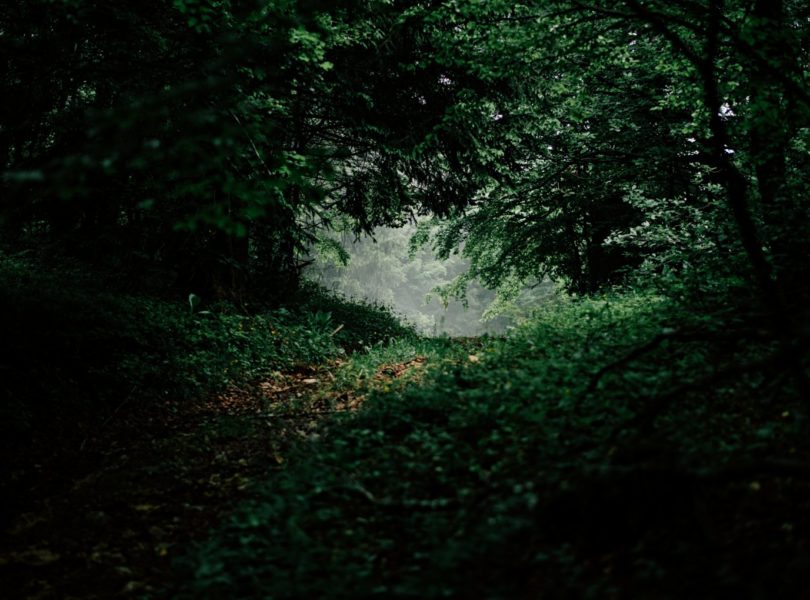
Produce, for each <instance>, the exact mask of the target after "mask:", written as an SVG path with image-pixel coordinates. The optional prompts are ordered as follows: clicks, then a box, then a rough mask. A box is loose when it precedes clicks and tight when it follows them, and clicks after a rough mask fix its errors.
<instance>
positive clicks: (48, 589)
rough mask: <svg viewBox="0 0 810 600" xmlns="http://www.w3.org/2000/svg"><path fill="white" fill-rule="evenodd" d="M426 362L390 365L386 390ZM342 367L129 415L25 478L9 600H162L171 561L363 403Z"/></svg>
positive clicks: (9, 554) (379, 382) (8, 571)
mask: <svg viewBox="0 0 810 600" xmlns="http://www.w3.org/2000/svg"><path fill="white" fill-rule="evenodd" d="M424 361H425V359H424V358H422V357H415V358H413V359H411V360H409V361H407V362H404V363H401V364H392V365H379V366H378V368H377V371H376V373H375V374H374V375H373V376H372V378H371V380H372V381H371V382H370V383H371V385H372V387H373V386H375V385H376V386H386V385H388V384H389V383H390V382H391V381H392V380H393V379H397V378H400V377H401V376H402V375H403V374H404V373H406V372H412V371H415V370H416V369H419V368H421V366H422V364H423V363H424ZM341 366H342V365H341V362H340V361H337V362H333V363H330V364H327V365H322V366H308V367H303V368H301V369H299V370H297V371H295V372H291V373H285V374H279V376H278V377H277V378H274V379H272V380H267V381H261V382H257V383H256V384H255V385H253V386H250V387H249V388H247V389H230V390H227V391H226V392H224V393H221V394H217V395H214V396H212V397H210V398H208V399H207V400H206V401H204V402H201V403H197V404H194V405H177V406H173V405H168V404H167V405H165V406H162V407H155V406H150V407H148V409H144V410H142V411H140V412H138V411H137V410H135V409H130V410H129V411H121V414H118V415H116V417H115V419H114V420H112V421H111V422H109V423H107V424H106V425H105V427H103V428H100V429H99V430H97V432H96V435H94V436H90V437H89V438H87V439H86V440H83V442H82V443H81V446H80V449H76V450H74V451H69V450H65V449H61V450H60V451H58V452H55V454H54V456H53V457H52V458H51V459H50V460H48V461H42V464H37V465H32V466H31V468H30V470H29V471H28V472H26V473H25V478H26V479H25V485H24V486H23V487H24V490H25V492H24V494H23V497H22V498H20V499H19V506H24V507H25V508H26V509H25V511H24V512H22V513H18V514H16V515H15V517H14V518H13V519H12V521H11V525H10V527H8V528H7V530H6V535H5V536H4V538H3V541H2V542H1V543H0V586H1V588H2V590H3V591H2V593H1V594H0V595H2V596H3V597H4V598H32V599H50V598H112V597H124V598H126V597H143V596H145V595H148V596H150V597H160V596H162V595H166V594H167V592H166V590H170V589H171V588H172V585H173V581H172V560H173V558H174V557H175V556H176V555H177V554H178V553H179V552H180V551H181V550H182V549H183V548H185V547H186V546H187V545H188V544H189V543H191V542H193V541H194V540H199V539H203V538H204V537H205V535H206V533H207V531H208V529H209V528H210V527H211V526H212V525H214V524H216V523H217V522H219V521H221V520H222V519H223V518H224V517H225V516H226V515H227V514H228V513H229V512H231V511H232V510H233V509H234V507H235V506H236V505H237V504H238V503H239V502H240V501H241V500H244V499H246V498H248V497H249V496H250V495H251V489H252V488H253V486H254V484H256V483H259V482H263V481H266V480H267V478H268V477H271V476H272V473H273V472H274V471H280V470H282V469H284V468H285V466H286V456H285V455H286V452H287V450H288V449H289V448H290V445H291V444H292V443H294V442H295V441H296V440H300V439H301V438H306V437H314V436H318V435H320V433H319V432H320V431H321V430H322V426H323V422H324V419H327V418H328V417H329V416H330V415H334V414H335V413H340V412H346V411H353V410H356V409H357V408H358V407H359V406H360V404H361V403H362V400H363V397H362V395H360V394H359V393H358V392H357V391H356V390H355V389H354V388H352V387H350V386H348V387H347V386H346V385H345V384H344V385H343V387H341V386H340V385H337V384H336V383H335V373H336V372H337V371H338V370H339V369H340V368H341Z"/></svg>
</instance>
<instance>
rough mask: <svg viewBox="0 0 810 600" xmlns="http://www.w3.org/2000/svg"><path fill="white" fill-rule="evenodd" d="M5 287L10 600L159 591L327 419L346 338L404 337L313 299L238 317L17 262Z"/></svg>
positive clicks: (0, 356) (85, 274)
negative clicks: (195, 542)
mask: <svg viewBox="0 0 810 600" xmlns="http://www.w3.org/2000/svg"><path fill="white" fill-rule="evenodd" d="M0 282H2V284H3V285H2V286H0V339H2V340H3V344H2V346H0V374H2V380H3V385H2V386H0V400H2V406H0V411H1V412H2V425H0V439H2V442H0V448H1V449H2V464H3V466H4V468H3V470H2V473H1V474H0V493H2V496H3V498H4V503H3V504H4V506H3V509H2V512H1V513H0V516H1V517H2V518H0V526H2V528H3V530H4V533H5V534H7V535H5V536H4V538H3V541H2V543H0V580H2V581H0V588H2V589H3V593H2V595H3V596H4V597H9V596H10V595H11V594H12V593H11V592H8V590H14V592H13V595H14V596H18V597H68V596H75V597H99V598H107V597H111V596H113V595H115V594H118V593H125V594H131V595H138V594H143V593H147V592H149V590H150V589H152V588H155V587H156V586H158V587H159V585H160V584H161V583H163V584H164V585H165V584H166V581H167V577H168V576H167V573H168V565H169V562H168V561H169V559H170V558H171V556H172V552H173V548H174V547H175V546H177V545H178V544H180V543H181V542H183V541H184V540H189V539H192V538H194V537H195V536H198V535H200V534H201V533H202V532H204V531H205V529H206V527H208V526H211V525H213V524H215V523H216V522H217V521H218V520H219V519H221V518H222V516H223V515H225V514H227V513H228V512H229V511H230V510H231V509H232V507H233V506H234V504H235V503H238V501H239V500H240V499H242V498H244V497H246V494H248V493H249V489H250V487H251V482H252V481H253V480H255V479H257V478H258V479H262V478H265V477H266V476H267V474H268V473H269V472H272V471H273V470H274V469H278V468H280V465H281V464H283V462H284V454H285V450H284V448H285V447H286V444H288V443H289V440H290V439H292V438H294V437H296V436H308V435H310V433H311V432H312V431H313V430H314V428H315V422H316V421H317V420H318V419H322V418H323V417H324V416H325V415H328V414H331V413H332V412H334V410H335V407H332V406H331V404H330V407H329V408H328V410H324V411H322V413H318V412H317V411H318V410H320V409H319V408H318V407H313V406H306V403H307V399H308V398H309V397H311V396H312V395H313V394H314V392H315V390H317V389H319V388H320V387H322V386H324V385H328V384H330V382H331V381H333V380H334V379H335V376H334V375H331V374H330V373H331V372H332V371H335V370H336V369H337V368H338V366H339V363H340V361H341V357H344V358H343V359H342V360H345V356H346V348H344V347H343V346H342V345H341V339H339V336H340V335H345V336H347V339H348V340H352V339H357V340H362V341H363V344H364V345H365V346H368V347H371V346H374V345H375V344H376V345H377V346H379V345H380V344H383V343H385V342H386V341H387V340H389V339H390V338H391V336H392V335H394V334H397V335H400V336H401V337H403V338H408V337H409V336H412V335H413V334H412V331H411V330H410V329H408V328H407V327H404V326H402V325H400V324H399V322H398V321H397V320H396V318H395V317H393V316H392V315H390V314H389V313H387V312H386V311H385V310H383V309H381V308H379V307H374V306H369V305H359V304H357V305H352V304H350V303H348V302H345V301H343V300H341V299H338V298H333V297H331V296H330V295H329V294H327V293H325V292H323V291H317V290H311V293H310V295H309V298H308V302H307V304H306V306H301V305H292V306H289V307H286V308H284V307H282V308H274V309H269V308H265V309H262V310H259V311H256V312H254V313H253V314H244V313H243V312H240V311H238V310H237V309H236V308H235V307H233V306H230V305H228V304H223V303H213V302H210V303H207V304H204V305H203V306H202V307H198V306H194V305H192V304H189V303H188V302H187V299H186V298H178V299H176V300H172V299H161V298H155V297H146V296H138V295H133V294H131V293H127V292H125V291H123V290H121V289H120V288H117V287H116V286H115V285H114V284H111V283H110V281H109V280H105V279H104V278H103V277H101V276H100V275H99V274H98V273H95V274H94V273H91V272H90V271H88V270H87V269H86V268H84V267H82V265H80V264H78V263H70V262H62V263H61V264H59V265H56V266H55V265H46V264H43V262H42V261H41V260H37V259H36V258H31V257H24V256H20V255H17V256H0ZM336 306H337V307H339V308H340V312H339V313H335V314H332V313H331V312H330V309H332V308H333V307H336ZM339 319H340V320H339ZM338 329H339V331H337V332H336V330H338ZM347 346H348V347H349V349H351V347H350V344H347ZM333 395H334V394H333ZM339 395H340V394H338V396H339ZM348 396H351V397H352V398H353V400H352V402H353V403H354V405H357V404H359V402H360V399H359V395H358V394H347V397H348ZM330 402H331V401H330ZM325 403H326V400H324V401H322V404H324V405H325ZM299 404H301V405H302V406H306V410H300V411H298V412H296V410H298V409H296V408H295V407H296V406H297V405H299ZM282 413H283V415H282ZM299 413H300V414H299ZM150 593H151V592H150Z"/></svg>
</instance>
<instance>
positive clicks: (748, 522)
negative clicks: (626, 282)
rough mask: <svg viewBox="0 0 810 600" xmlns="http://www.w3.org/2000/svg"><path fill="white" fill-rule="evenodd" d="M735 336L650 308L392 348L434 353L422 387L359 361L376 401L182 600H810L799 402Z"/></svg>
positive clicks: (213, 559) (229, 539) (186, 564)
mask: <svg viewBox="0 0 810 600" xmlns="http://www.w3.org/2000/svg"><path fill="white" fill-rule="evenodd" d="M690 319H691V320H690ZM727 327H728V324H725V325H722V326H720V325H719V324H712V323H710V322H700V321H698V320H696V319H692V318H691V317H690V316H689V315H684V314H678V313H677V311H675V310H674V309H671V308H669V307H668V306H667V305H666V303H664V302H663V301H661V300H658V299H655V298H650V297H632V296H631V297H624V298H619V299H616V300H614V301H612V302H608V301H586V302H577V303H569V304H561V305H555V306H551V307H550V308H549V309H548V310H547V311H546V312H545V313H544V314H542V315H539V316H538V317H537V319H535V321H534V322H533V323H531V324H529V325H527V326H526V327H524V328H522V329H520V330H518V331H516V332H514V333H513V334H512V335H511V336H509V337H508V338H507V339H505V340H493V339H486V338H482V339H479V340H467V341H463V342H460V341H456V342H453V341H449V340H435V341H430V342H421V343H420V344H421V347H419V348H417V347H415V346H414V345H411V347H410V349H409V348H408V344H400V345H396V344H395V345H392V346H389V347H388V348H387V349H385V350H384V351H383V350H380V351H378V352H387V353H389V355H388V359H389V360H390V362H394V363H399V364H402V363H405V362H406V361H407V360H411V359H413V358H415V357H417V356H419V357H425V358H426V359H427V360H426V361H425V362H424V363H420V364H421V366H420V367H418V369H416V370H417V371H418V372H419V375H418V376H415V381H413V382H412V385H407V386H404V387H403V386H398V385H391V382H386V381H385V380H384V379H383V380H382V381H380V380H379V379H378V380H377V381H376V383H374V381H375V379H374V378H375V376H376V375H378V374H379V371H378V370H375V369H373V368H372V367H370V366H368V365H366V366H364V364H363V360H368V361H372V362H373V359H372V358H371V357H372V356H373V355H374V353H373V352H372V353H370V354H369V355H367V356H366V357H365V358H364V357H362V356H361V357H358V358H357V359H356V360H355V361H353V363H352V364H351V365H349V366H348V367H347V368H345V369H344V372H343V374H342V375H340V377H346V378H351V377H355V378H360V376H361V375H362V376H363V377H362V378H361V379H362V381H369V383H368V384H363V387H364V388H365V390H366V391H365V392H364V393H365V394H366V399H365V402H364V403H363V405H362V408H361V409H360V410H357V411H352V412H349V413H345V412H342V413H338V414H337V415H336V416H335V418H333V419H330V420H328V421H326V422H325V423H324V424H323V425H321V426H320V427H319V429H318V435H317V436H314V437H311V438H309V439H299V442H297V443H296V444H294V445H293V447H291V448H290V453H289V460H288V461H287V463H286V468H285V469H283V470H281V471H279V472H277V473H275V474H274V475H273V476H272V477H270V478H268V479H267V481H266V482H265V484H264V485H263V486H262V487H261V488H260V489H259V490H257V497H256V498H254V499H252V500H251V501H248V502H246V503H244V504H242V505H241V506H240V507H239V508H238V509H237V510H236V512H235V513H234V514H233V515H232V516H231V517H230V518H229V519H228V520H227V521H226V522H225V523H224V524H223V525H222V526H220V527H218V528H216V529H215V530H213V531H212V533H211V534H210V535H209V537H208V539H207V540H205V541H200V542H198V543H197V544H196V545H195V546H194V547H193V549H192V551H190V552H189V553H187V554H181V555H180V557H179V558H178V559H177V561H176V564H177V568H178V577H179V579H178V581H179V582H180V583H178V586H179V589H173V590H172V595H173V596H178V595H179V596H182V597H189V598H223V597H228V598H309V597H312V598H366V597H386V598H387V597H401V598H406V597H407V598H411V597H412V598H422V597H428V598H434V597H453V598H476V597H481V598H515V597H542V598H577V597H592V598H611V597H622V598H685V597H690V598H692V597H695V598H697V597H701V598H702V597H712V598H714V597H735V598H755V597H763V598H764V597H803V596H805V595H807V593H808V591H810V587H808V585H810V545H808V544H809V543H808V540H809V539H810V518H809V517H808V515H810V511H809V510H808V509H810V486H809V485H808V476H810V469H808V467H807V465H808V457H810V452H809V450H810V449H809V448H808V440H807V436H806V435H803V422H802V420H801V419H800V418H799V415H800V414H801V409H802V407H801V406H800V405H798V399H797V398H796V395H795V394H792V393H790V388H789V387H788V386H785V385H784V383H785V382H784V379H783V378H781V377H776V378H774V377H770V375H769V373H768V372H767V370H765V371H763V370H755V369H748V370H744V371H739V372H735V371H734V370H733V367H735V366H739V365H745V364H752V361H753V362H756V361H760V362H761V361H762V359H763V357H766V356H768V355H769V352H770V348H768V347H767V345H763V344H757V343H754V342H751V341H750V340H745V338H744V336H741V335H738V334H737V333H736V332H735V335H734V336H724V335H722V333H723V329H724V328H727ZM740 339H743V340H744V341H743V342H741V341H740ZM639 348H641V349H644V350H643V351H636V349H639ZM409 353H410V356H411V359H408V358H407V357H408V355H409ZM378 356H379V355H378ZM709 356H711V359H712V360H707V358H708V357H709ZM383 362H385V361H383ZM369 364H372V363H371V362H370V363H369ZM763 364H765V363H763ZM606 365H607V368H605V367H606ZM780 379H781V381H780Z"/></svg>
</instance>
